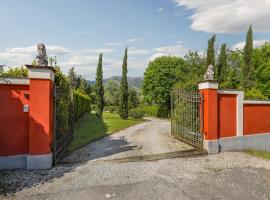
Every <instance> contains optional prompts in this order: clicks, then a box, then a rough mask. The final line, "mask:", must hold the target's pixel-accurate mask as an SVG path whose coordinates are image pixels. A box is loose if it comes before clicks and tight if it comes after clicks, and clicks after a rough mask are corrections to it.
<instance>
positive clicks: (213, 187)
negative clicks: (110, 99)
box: [0, 121, 270, 200]
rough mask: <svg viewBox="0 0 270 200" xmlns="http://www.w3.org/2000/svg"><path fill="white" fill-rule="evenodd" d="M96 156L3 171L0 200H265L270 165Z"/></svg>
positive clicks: (231, 157) (234, 158)
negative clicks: (39, 167) (120, 159)
mask: <svg viewBox="0 0 270 200" xmlns="http://www.w3.org/2000/svg"><path fill="white" fill-rule="evenodd" d="M146 123H153V121H150V122H146ZM161 123H162V122H161ZM164 123H165V124H166V123H167V121H164ZM117 134H119V133H117ZM120 135H121V134H120ZM131 135H132V134H131ZM165 135H166V134H165ZM104 139H105V138H104ZM104 139H103V140H104ZM134 141H136V140H135V139H134ZM97 144H98V143H97ZM97 144H96V145H97ZM135 146H136V145H135ZM85 148H86V149H88V147H85ZM166 148H169V147H166ZM169 149H170V148H169ZM135 150H136V148H135ZM139 150H140V149H138V151H139ZM85 151H87V150H85ZM128 151H130V149H129V150H127V151H122V152H121V151H120V154H121V153H123V152H128ZM136 151H137V150H136ZM156 151H159V149H158V150H156V149H155V151H154V152H156ZM105 152H107V151H105ZM145 152H146V153H148V152H152V150H151V149H148V148H145ZM77 153H78V152H77ZM101 155H102V154H98V155H97V156H94V157H93V158H91V159H88V160H85V159H86V155H84V156H82V160H84V161H83V162H76V163H73V164H68V165H60V166H57V167H55V168H53V169H51V170H41V171H23V170H22V171H19V170H18V171H3V172H1V174H0V176H1V180H0V187H2V189H4V191H5V192H7V193H8V194H7V196H0V199H30V200H31V199H57V200H58V199H59V200H61V199H63V200H68V199H82V200H84V199H90V200H91V199H93V200H102V199H118V200H126V199H135V200H137V199H138V200H141V199H147V200H154V199H161V200H163V199H164V200H174V199H175V200H179V199H181V200H190V199H199V200H208V199H228V200H234V199H237V200H240V199H245V200H249V199H260V200H261V199H270V192H269V188H270V161H268V160H264V159H261V158H256V157H252V156H250V155H248V154H245V153H241V152H229V153H221V154H216V155H207V156H200V157H190V158H174V159H164V160H158V161H149V162H127V163H118V162H104V161H98V162H96V161H94V160H95V159H103V158H105V157H107V158H110V157H111V156H114V155H115V154H111V153H108V155H107V154H106V156H101ZM70 159H71V160H73V159H74V155H71V157H70ZM92 159H93V160H92Z"/></svg>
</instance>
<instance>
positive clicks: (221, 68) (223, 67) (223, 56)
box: [217, 43, 227, 83]
mask: <svg viewBox="0 0 270 200" xmlns="http://www.w3.org/2000/svg"><path fill="white" fill-rule="evenodd" d="M217 78H218V81H219V82H220V83H222V82H224V81H226V79H227V45H226V44H225V43H224V44H222V46H221V50H220V54H219V59H218V69H217Z"/></svg>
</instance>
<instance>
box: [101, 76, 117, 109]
mask: <svg viewBox="0 0 270 200" xmlns="http://www.w3.org/2000/svg"><path fill="white" fill-rule="evenodd" d="M104 88H105V95H104V97H105V104H106V105H107V106H118V105H119V94H120V84H119V83H118V82H117V81H115V80H109V81H108V82H107V83H106V84H105V86H104Z"/></svg>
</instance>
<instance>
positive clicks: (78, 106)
mask: <svg viewBox="0 0 270 200" xmlns="http://www.w3.org/2000/svg"><path fill="white" fill-rule="evenodd" d="M73 98H74V118H75V121H76V120H78V119H79V118H80V117H81V116H82V115H83V114H85V113H86V112H89V111H90V110H91V99H90V97H89V96H88V95H86V94H84V93H82V92H81V91H80V90H75V91H74V94H73Z"/></svg>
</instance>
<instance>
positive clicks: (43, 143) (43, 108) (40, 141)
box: [29, 79, 53, 155]
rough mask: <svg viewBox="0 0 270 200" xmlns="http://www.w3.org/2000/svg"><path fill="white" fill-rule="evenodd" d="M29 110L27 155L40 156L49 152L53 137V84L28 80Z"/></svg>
mask: <svg viewBox="0 0 270 200" xmlns="http://www.w3.org/2000/svg"><path fill="white" fill-rule="evenodd" d="M29 91H30V100H31V109H30V112H29V116H30V119H29V120H30V125H29V137H30V143H29V153H30V154H31V155H42V154H48V153H50V152H51V143H52V135H53V82H52V81H51V80H40V79H31V80H30V88H29Z"/></svg>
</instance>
